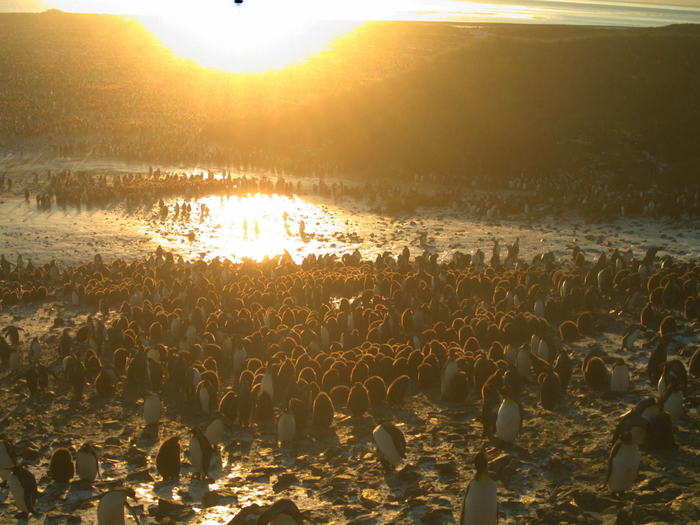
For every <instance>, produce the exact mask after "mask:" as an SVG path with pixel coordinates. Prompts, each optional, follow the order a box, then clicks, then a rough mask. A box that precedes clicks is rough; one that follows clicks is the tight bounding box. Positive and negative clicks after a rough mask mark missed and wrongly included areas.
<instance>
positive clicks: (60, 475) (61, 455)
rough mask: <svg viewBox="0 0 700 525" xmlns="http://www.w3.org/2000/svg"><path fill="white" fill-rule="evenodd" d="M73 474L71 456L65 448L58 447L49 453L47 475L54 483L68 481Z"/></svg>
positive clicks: (73, 467) (73, 468)
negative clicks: (49, 459)
mask: <svg viewBox="0 0 700 525" xmlns="http://www.w3.org/2000/svg"><path fill="white" fill-rule="evenodd" d="M74 474H75V466H74V465H73V456H71V453H70V451H69V450H68V449H67V448H58V449H56V450H55V451H54V453H53V454H52V455H51V461H50V463H49V477H50V478H51V479H53V480H54V481H55V482H56V483H68V482H69V481H70V480H71V478H72V477H73V475H74Z"/></svg>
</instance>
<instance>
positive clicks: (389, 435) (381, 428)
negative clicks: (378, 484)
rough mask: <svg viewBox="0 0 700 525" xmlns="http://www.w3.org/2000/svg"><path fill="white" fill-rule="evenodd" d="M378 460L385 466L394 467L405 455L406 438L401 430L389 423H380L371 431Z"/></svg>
mask: <svg viewBox="0 0 700 525" xmlns="http://www.w3.org/2000/svg"><path fill="white" fill-rule="evenodd" d="M372 437H373V438H374V444H375V445H376V447H377V456H379V461H380V462H381V463H382V465H384V466H385V467H388V468H391V467H396V466H397V465H399V464H400V463H401V461H403V459H404V458H405V457H406V438H405V437H404V435H403V432H401V430H400V429H399V428H398V427H396V426H395V425H393V424H391V423H381V424H379V425H377V426H376V427H374V430H373V431H372Z"/></svg>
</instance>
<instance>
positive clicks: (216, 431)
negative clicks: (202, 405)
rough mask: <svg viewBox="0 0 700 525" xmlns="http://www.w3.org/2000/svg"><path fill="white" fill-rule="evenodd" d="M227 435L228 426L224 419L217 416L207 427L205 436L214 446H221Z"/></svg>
mask: <svg viewBox="0 0 700 525" xmlns="http://www.w3.org/2000/svg"><path fill="white" fill-rule="evenodd" d="M225 433H226V424H225V423H224V419H223V417H221V416H220V415H218V414H215V417H214V419H212V420H211V422H210V423H209V424H208V425H207V428H206V429H205V430H204V435H205V436H206V437H207V439H208V440H209V443H211V444H212V445H214V446H216V445H220V444H221V443H223V442H224V435H225Z"/></svg>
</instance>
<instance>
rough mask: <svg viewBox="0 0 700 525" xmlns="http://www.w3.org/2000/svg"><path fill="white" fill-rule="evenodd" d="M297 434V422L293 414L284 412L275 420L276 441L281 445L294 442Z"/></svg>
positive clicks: (287, 411)
mask: <svg viewBox="0 0 700 525" xmlns="http://www.w3.org/2000/svg"><path fill="white" fill-rule="evenodd" d="M296 432H297V422H296V418H295V417H294V414H293V413H292V412H291V411H289V410H285V411H284V412H283V413H282V415H280V417H279V419H278V420H277V441H278V442H279V443H280V444H281V445H285V444H287V443H291V442H292V441H294V438H295V436H296Z"/></svg>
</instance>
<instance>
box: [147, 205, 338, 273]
mask: <svg viewBox="0 0 700 525" xmlns="http://www.w3.org/2000/svg"><path fill="white" fill-rule="evenodd" d="M186 202H187V203H188V204H189V205H190V206H191V210H192V211H191V214H190V215H189V217H188V218H183V217H182V216H180V217H177V218H176V217H174V216H173V209H174V206H175V204H176V203H177V204H178V205H180V206H181V205H182V204H183V201H179V200H173V201H170V202H168V203H166V206H167V207H168V215H167V217H165V218H164V219H163V218H162V217H159V218H158V219H156V221H155V224H156V232H157V234H158V235H159V236H160V239H158V241H159V242H160V243H162V244H163V245H164V247H166V248H171V249H175V250H176V251H179V252H182V251H190V252H191V253H192V254H194V255H200V256H203V257H205V258H207V259H210V258H214V257H222V258H227V259H231V260H238V261H239V260H242V259H246V258H247V259H253V260H256V261H260V260H262V259H264V258H266V257H274V256H277V255H281V254H283V253H285V252H287V253H289V254H290V255H291V256H292V257H293V258H294V259H295V260H300V259H301V258H303V256H304V255H306V254H308V253H311V252H315V253H321V252H328V251H335V250H332V249H331V248H333V247H335V246H336V245H335V243H334V242H333V240H335V239H338V238H343V239H345V236H346V235H347V234H346V233H345V226H344V225H343V224H342V223H341V221H339V220H337V219H336V217H334V216H332V215H331V214H329V213H328V211H327V210H326V209H324V207H323V206H321V205H316V204H313V203H311V202H309V201H307V200H305V199H303V198H301V197H297V196H292V197H289V196H284V195H270V194H262V193H258V194H246V195H231V196H217V197H205V198H200V199H196V200H191V201H186Z"/></svg>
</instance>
